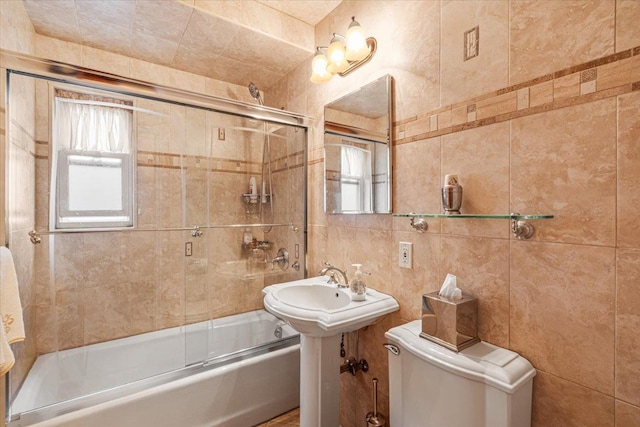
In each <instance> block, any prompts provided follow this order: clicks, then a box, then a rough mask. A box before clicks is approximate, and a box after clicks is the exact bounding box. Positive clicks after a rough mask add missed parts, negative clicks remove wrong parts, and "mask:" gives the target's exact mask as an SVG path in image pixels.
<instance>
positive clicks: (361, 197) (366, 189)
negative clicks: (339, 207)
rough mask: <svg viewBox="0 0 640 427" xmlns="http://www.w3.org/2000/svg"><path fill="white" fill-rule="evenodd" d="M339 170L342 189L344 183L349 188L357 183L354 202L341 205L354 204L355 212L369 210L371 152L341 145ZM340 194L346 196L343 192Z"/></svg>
mask: <svg viewBox="0 0 640 427" xmlns="http://www.w3.org/2000/svg"><path fill="white" fill-rule="evenodd" d="M340 168H341V170H340V174H341V181H342V182H343V187H344V184H345V183H351V186H353V184H354V183H356V182H357V187H356V188H357V192H356V195H355V198H356V200H355V201H346V200H343V203H344V202H356V205H357V209H356V210H360V211H369V210H371V191H372V182H371V180H372V177H371V152H370V151H368V150H363V149H362V148H357V147H352V146H346V145H343V146H342V149H341V161H340ZM347 185H348V184H347ZM343 190H344V188H343ZM342 193H343V194H346V192H345V191H343V192H342ZM349 204H351V203H349ZM343 207H344V206H343Z"/></svg>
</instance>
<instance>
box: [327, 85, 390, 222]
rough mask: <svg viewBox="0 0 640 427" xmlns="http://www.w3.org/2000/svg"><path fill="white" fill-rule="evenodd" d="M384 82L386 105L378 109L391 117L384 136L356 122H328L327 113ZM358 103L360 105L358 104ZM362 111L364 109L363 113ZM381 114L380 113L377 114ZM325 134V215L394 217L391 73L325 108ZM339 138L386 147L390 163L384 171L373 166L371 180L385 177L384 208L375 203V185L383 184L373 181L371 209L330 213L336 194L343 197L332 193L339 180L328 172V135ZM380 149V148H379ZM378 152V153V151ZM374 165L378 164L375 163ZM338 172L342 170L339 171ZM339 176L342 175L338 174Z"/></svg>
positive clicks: (354, 111) (382, 100)
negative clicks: (331, 184) (333, 184)
mask: <svg viewBox="0 0 640 427" xmlns="http://www.w3.org/2000/svg"><path fill="white" fill-rule="evenodd" d="M381 82H382V83H384V88H385V90H386V94H385V95H384V98H382V97H381V98H382V99H381V103H384V102H385V101H386V105H380V106H377V107H378V108H377V109H378V110H382V111H384V112H386V117H387V118H388V120H387V123H386V128H387V129H386V133H382V132H380V131H376V130H375V129H366V128H362V127H358V126H356V125H355V124H353V123H337V122H335V121H330V120H326V119H327V110H328V109H331V107H332V106H335V105H337V104H344V103H346V102H349V103H350V104H353V103H354V100H356V101H357V100H358V99H359V98H358V95H361V94H367V91H369V92H370V91H371V90H372V89H373V88H374V87H375V85H380V84H381ZM361 102H362V101H361ZM355 103H356V104H357V102H355ZM341 111H344V110H341ZM361 111H362V110H361ZM358 112H359V111H356V110H353V111H349V113H353V114H357V113H358ZM377 114H380V113H377ZM379 117H384V114H381V115H379ZM324 118H325V120H324V132H323V138H325V139H324V141H323V142H324V143H323V162H324V171H323V172H324V212H325V213H327V214H332V215H340V214H345V215H350V214H360V215H362V214H391V213H392V176H393V173H392V172H393V161H392V160H393V154H392V152H393V146H392V129H393V127H392V126H393V77H392V76H391V75H389V74H386V75H384V76H382V77H379V78H377V79H376V80H374V81H372V82H369V83H367V84H366V85H364V86H362V87H360V88H359V89H357V90H355V91H353V92H350V93H348V94H346V95H344V96H342V97H340V98H338V99H336V100H335V101H333V102H331V103H329V104H327V105H325V106H324ZM327 135H331V136H338V137H346V138H348V139H350V140H352V141H354V142H355V143H357V142H358V141H359V142H362V143H366V144H369V143H373V144H383V145H384V146H385V147H386V155H387V162H386V168H385V167H384V166H383V168H382V169H383V170H374V169H375V165H372V177H373V176H375V177H380V176H381V175H382V176H384V175H386V183H387V188H386V190H384V193H383V195H384V197H385V198H386V200H387V203H386V204H385V206H383V207H379V206H378V207H377V206H376V201H377V200H378V198H377V197H376V193H377V192H376V191H374V190H375V187H374V185H376V184H380V183H379V182H378V183H376V182H372V189H371V198H372V200H371V210H333V211H331V210H330V209H328V208H329V202H330V198H331V197H334V198H335V197H336V195H338V194H340V193H339V192H332V191H331V189H330V182H329V181H335V180H336V178H335V177H334V178H333V179H332V178H331V175H335V174H336V172H335V171H334V172H331V170H330V169H329V164H328V161H327V141H326V136H327ZM377 147H379V146H377ZM376 151H377V150H376ZM373 163H375V161H374V162H373ZM338 169H339V168H338ZM338 174H339V172H338Z"/></svg>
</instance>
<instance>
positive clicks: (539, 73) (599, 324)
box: [269, 0, 640, 427]
mask: <svg viewBox="0 0 640 427" xmlns="http://www.w3.org/2000/svg"><path fill="white" fill-rule="evenodd" d="M639 14H640V2H638V1H629V0H619V1H617V2H613V1H606V2H600V1H510V2H507V1H496V2H488V1H457V0H447V1H444V0H443V1H442V2H438V1H435V2H420V1H404V2H387V1H385V2H373V1H345V2H343V3H342V4H341V5H340V6H339V7H338V8H336V9H335V10H334V11H333V12H332V13H331V15H329V17H327V18H326V19H325V20H323V21H322V22H320V23H319V24H318V26H317V27H316V43H318V44H322V43H323V41H324V40H325V39H326V38H327V37H328V36H327V34H328V33H330V32H331V31H339V30H340V29H341V27H342V26H343V25H346V24H345V23H346V22H348V20H349V18H350V16H352V15H356V16H357V18H358V20H359V22H360V23H361V24H362V25H363V27H364V28H365V31H366V32H367V33H368V34H370V35H373V36H375V37H376V38H377V40H378V52H377V53H376V56H375V57H374V58H373V60H372V61H371V62H370V63H369V64H367V65H366V66H364V67H362V68H361V69H359V70H358V71H357V72H355V73H353V74H351V75H349V76H347V77H346V78H339V77H335V78H334V79H333V80H332V81H331V82H329V83H326V84H322V85H315V84H312V83H310V82H309V81H308V76H309V63H305V64H303V65H301V66H300V68H299V69H297V70H296V71H294V72H292V73H291V74H290V75H289V76H288V79H284V80H283V81H281V82H279V83H278V84H277V85H275V86H274V91H273V93H270V94H269V95H270V99H277V106H278V107H281V106H285V107H287V108H293V107H300V106H303V108H305V110H304V111H303V112H306V113H307V114H309V115H312V116H313V117H315V119H316V125H315V134H314V138H313V141H312V142H311V144H312V150H310V161H309V163H310V172H309V182H310V187H309V197H310V198H309V203H308V208H309V221H310V226H309V251H310V255H309V271H310V272H314V271H317V270H318V269H319V268H320V267H321V265H322V262H323V261H325V260H327V261H331V262H332V263H334V264H336V265H338V266H342V267H347V266H349V265H350V264H351V263H353V262H362V263H363V264H364V265H365V268H366V269H368V270H370V271H372V272H373V275H372V276H371V277H370V278H369V279H368V281H369V284H370V285H371V286H373V287H375V288H376V289H380V290H382V291H385V292H388V293H391V294H392V295H394V296H395V297H396V299H397V300H398V302H399V303H400V311H399V312H398V313H396V314H394V315H391V316H388V317H387V318H385V319H384V320H383V321H382V322H381V323H380V324H377V325H374V326H372V327H370V328H368V329H367V330H365V331H361V332H360V352H359V354H360V356H361V357H365V358H367V359H368V361H369V363H370V366H371V370H370V371H369V372H368V373H366V374H363V375H359V376H357V377H355V378H354V377H351V376H343V377H342V383H341V387H342V389H341V423H342V425H348V426H354V425H359V424H361V423H364V421H363V420H364V417H365V414H366V413H367V412H368V411H370V410H371V402H370V399H371V398H370V395H371V379H372V378H373V377H378V378H379V379H380V383H379V386H380V389H379V390H380V394H381V397H382V399H381V402H380V407H379V408H381V410H382V412H383V413H385V414H388V375H387V362H386V358H387V355H386V350H385V349H384V348H383V347H382V343H383V342H384V331H385V330H386V329H388V328H389V327H391V326H394V325H397V324H400V323H403V322H406V321H410V320H413V319H416V318H418V317H419V316H420V313H421V311H420V310H421V307H420V295H421V294H423V293H426V292H430V291H434V290H436V289H438V288H439V286H440V284H441V283H442V281H443V279H444V277H445V275H446V274H447V273H449V272H451V273H454V274H456V275H457V276H458V277H459V280H460V282H461V284H462V287H463V289H465V290H466V291H468V292H470V293H472V294H474V295H476V296H477V297H478V298H479V299H480V307H479V311H480V318H479V331H480V332H479V334H480V337H481V338H482V339H484V340H486V341H489V342H492V343H494V344H497V345H500V346H503V347H507V348H511V349H513V350H515V351H518V352H520V353H521V354H523V355H524V356H525V357H527V358H528V359H529V360H530V361H531V362H532V363H533V364H534V366H535V367H536V368H537V370H538V375H537V377H536V378H535V380H534V398H533V425H534V426H541V427H542V426H545V427H546V426H614V425H615V426H618V427H620V426H625V427H631V426H636V425H638V422H639V421H638V420H639V419H640V404H639V402H638V398H637V396H640V384H638V382H637V381H636V380H635V379H634V378H637V377H638V376H639V375H638V374H639V373H640V351H639V348H640V338H638V334H637V330H638V326H639V325H638V322H639V321H640V315H639V314H638V313H640V310H639V307H638V304H637V303H638V298H639V296H640V288H638V286H636V285H637V282H638V280H637V279H638V276H639V274H640V272H639V271H638V259H640V246H639V245H640V238H639V237H638V236H639V235H640V234H639V233H640V228H639V227H640V226H639V225H638V224H639V223H638V219H637V218H638V215H637V214H636V212H637V211H638V209H640V196H639V195H640V193H639V192H638V190H637V188H640V186H639V185H638V184H640V175H639V172H638V171H639V170H640V163H639V162H640V156H639V155H638V152H637V145H638V144H637V141H638V138H640V135H638V133H637V129H638V127H639V124H638V117H639V116H640V115H639V114H638V112H639V111H640V92H639V91H638V88H640V83H639V82H640V74H638V73H639V71H638V70H640V56H638V53H639V52H640V36H639V35H638V32H637V28H638V27H637V24H636V23H635V21H637V19H636V18H632V17H637V16H640V15H639ZM400 17H401V18H402V19H396V18H400ZM632 21H633V22H632ZM475 25H479V27H480V29H479V32H480V54H479V56H478V57H477V58H473V59H470V60H468V61H463V52H462V44H463V33H464V31H466V30H469V29H471V28H472V27H473V26H475ZM385 73H390V74H391V75H392V76H393V77H394V79H395V102H394V113H395V126H394V132H395V135H394V141H395V145H394V151H393V155H394V163H393V167H394V174H393V179H394V183H393V195H394V202H393V203H394V205H393V209H394V212H400V213H402V212H404V213H406V212H409V211H413V212H438V211H439V210H440V209H441V205H440V196H439V192H440V187H441V183H442V179H443V176H444V175H445V174H448V173H457V174H458V175H459V176H460V179H461V183H462V185H463V187H464V191H465V195H464V202H463V211H464V212H471V211H476V212H482V213H499V212H502V213H507V212H509V211H520V212H542V213H550V214H554V215H555V218H554V219H553V220H545V221H536V222H535V227H536V234H535V235H534V236H533V237H532V239H530V240H528V241H518V240H516V239H514V238H513V237H512V236H511V234H510V232H509V224H508V223H507V222H506V221H505V222H502V221H481V220H462V221H455V222H454V221H453V220H449V221H447V220H428V221H427V222H428V224H429V230H428V231H427V233H425V234H418V233H416V232H414V231H413V230H412V229H411V228H410V227H409V224H408V220H407V219H401V218H393V219H392V218H389V217H387V216H370V217H364V216H355V217H354V216H348V217H347V216H342V217H341V216H333V215H325V214H324V213H323V211H322V207H323V205H322V176H323V163H322V144H323V138H322V132H321V129H322V127H321V126H322V121H323V113H322V111H323V110H322V108H323V105H324V104H325V103H327V102H330V101H332V100H333V99H336V98H338V97H340V96H342V95H344V94H345V93H347V92H348V91H349V89H350V88H357V87H360V86H362V85H363V84H365V83H367V82H370V81H372V80H374V79H375V78H377V77H379V76H381V75H383V74H385ZM293 88H295V90H292V89H293ZM283 92H286V93H287V94H288V95H287V98H286V99H285V98H284V95H283ZM302 93H304V95H301V94H302ZM274 105H276V104H274ZM433 116H436V118H435V120H433ZM433 123H435V124H436V126H435V127H434V125H433ZM400 241H409V242H412V243H413V245H414V268H413V269H412V270H406V269H401V268H399V267H397V260H396V256H397V255H396V254H397V247H398V242H400ZM349 271H350V273H353V269H349ZM634 331H636V332H635V333H634ZM348 338H349V345H350V350H351V352H353V353H355V351H356V350H355V348H354V345H355V336H354V334H349V337H348ZM391 423H393V420H391Z"/></svg>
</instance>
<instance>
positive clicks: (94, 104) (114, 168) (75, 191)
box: [52, 91, 134, 229]
mask: <svg viewBox="0 0 640 427" xmlns="http://www.w3.org/2000/svg"><path fill="white" fill-rule="evenodd" d="M65 95H66V96H65ZM69 95H71V96H72V97H68V96H69ZM95 98H96V97H94V96H92V95H84V94H76V93H72V92H68V91H56V98H55V104H54V132H53V146H54V150H53V155H54V159H56V160H55V161H54V163H53V167H52V172H53V179H52V183H54V184H55V187H53V188H52V189H53V191H54V193H55V199H54V200H55V208H54V209H52V214H53V215H54V216H55V221H52V222H54V224H53V225H54V226H55V228H56V229H74V228H106V227H132V226H133V212H134V210H133V209H134V203H133V184H134V179H133V172H134V159H133V154H132V153H133V152H134V150H133V147H132V137H131V133H132V122H133V120H132V114H133V113H132V112H131V111H130V110H129V109H127V108H126V105H125V106H120V104H117V103H115V102H105V101H104V100H105V99H104V98H100V99H101V100H100V101H96V99H95ZM108 101H114V100H108ZM115 101H119V100H115ZM119 102H122V101H119ZM123 107H124V108H123Z"/></svg>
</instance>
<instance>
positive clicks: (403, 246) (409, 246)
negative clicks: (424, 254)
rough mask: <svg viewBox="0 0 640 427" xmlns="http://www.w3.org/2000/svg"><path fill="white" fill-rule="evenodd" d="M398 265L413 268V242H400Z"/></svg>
mask: <svg viewBox="0 0 640 427" xmlns="http://www.w3.org/2000/svg"><path fill="white" fill-rule="evenodd" d="M399 249H400V251H399V253H398V265H399V266H400V267H402V268H413V243H411V242H400V245H399Z"/></svg>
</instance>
